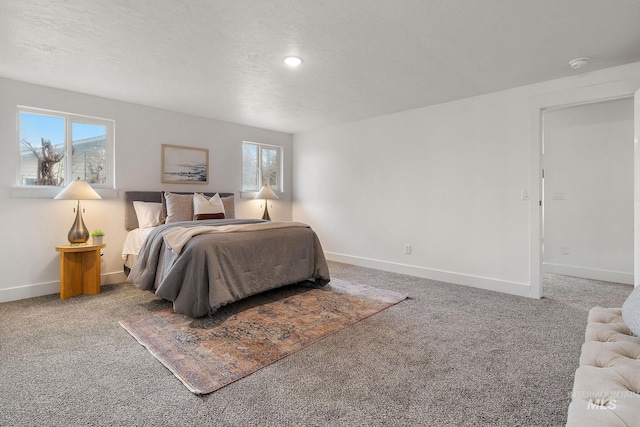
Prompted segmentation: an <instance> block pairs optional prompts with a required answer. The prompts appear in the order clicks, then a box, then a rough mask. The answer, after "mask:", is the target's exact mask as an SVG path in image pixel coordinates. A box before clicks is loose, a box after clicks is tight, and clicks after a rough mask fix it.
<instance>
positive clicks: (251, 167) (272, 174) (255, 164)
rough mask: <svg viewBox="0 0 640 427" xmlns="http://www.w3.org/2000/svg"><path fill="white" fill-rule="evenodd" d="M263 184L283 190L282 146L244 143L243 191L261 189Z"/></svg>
mask: <svg viewBox="0 0 640 427" xmlns="http://www.w3.org/2000/svg"><path fill="white" fill-rule="evenodd" d="M263 185H267V186H269V187H271V188H272V189H273V190H274V191H277V192H282V191H283V188H282V147H279V146H277V145H266V144H259V143H256V142H246V141H245V142H243V143H242V191H259V190H260V188H262V186H263Z"/></svg>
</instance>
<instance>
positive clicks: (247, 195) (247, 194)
mask: <svg viewBox="0 0 640 427" xmlns="http://www.w3.org/2000/svg"><path fill="white" fill-rule="evenodd" d="M274 193H276V196H278V199H284V198H285V193H283V192H281V191H274ZM257 194H258V192H257V191H241V192H240V198H241V199H255V198H256V195H257Z"/></svg>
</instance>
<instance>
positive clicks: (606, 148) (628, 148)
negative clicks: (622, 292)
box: [542, 97, 634, 284]
mask: <svg viewBox="0 0 640 427" xmlns="http://www.w3.org/2000/svg"><path fill="white" fill-rule="evenodd" d="M542 124H543V131H542V136H543V138H542V167H543V177H542V178H543V179H542V182H543V184H542V201H543V202H542V272H543V273H554V274H560V275H565V276H573V277H580V278H585V279H593V280H601V281H607V282H616V283H625V284H633V278H634V277H633V271H634V258H633V257H634V255H633V254H634V238H633V228H634V217H633V209H634V206H633V205H634V203H633V200H634V192H633V191H634V189H633V180H634V146H633V97H627V98H620V99H614V100H607V101H600V102H592V103H587V104H580V105H573V106H568V107H563V108H550V109H545V110H543V112H542Z"/></svg>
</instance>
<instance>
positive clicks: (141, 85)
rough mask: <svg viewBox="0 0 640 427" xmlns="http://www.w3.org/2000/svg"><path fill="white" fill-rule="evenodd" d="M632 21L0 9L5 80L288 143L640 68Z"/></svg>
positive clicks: (349, 10) (442, 11) (375, 11)
mask: <svg viewBox="0 0 640 427" xmlns="http://www.w3.org/2000/svg"><path fill="white" fill-rule="evenodd" d="M639 16H640V1H637V0H606V1H605V0H482V1H479V0H324V1H323V0H273V1H265V0H230V1H226V0H182V1H179V0H2V1H0V76H1V77H6V78H10V79H15V80H20V81H26V82H31V83H37V84H42V85H46V86H52V87H56V88H62V89H68V90H72V91H78V92H83V93H88V94H93V95H98V96H103V97H108V98H114V99H119V100H124V101H129V102H134V103H138V104H143V105H149V106H154V107H160V108H164V109H168V110H173V111H180V112H184V113H189V114H195V115H198V116H204V117H211V118H215V119H220V120H225V121H230V122H235V123H241V124H246V125H251V126H257V127H261V128H266V129H274V130H279V131H283V132H289V133H295V132H300V131H304V130H308V129H314V128H318V127H323V126H327V125H331V124H337V123H344V122H350V121H354V120H359V119H363V118H367V117H372V116H378V115H383V114H388V113H393V112H397V111H403V110H408V109H411V108H416V107H421V106H426V105H430V104H436V103H441V102H445V101H450V100H454V99H459V98H464V97H468V96H472V95H478V94H483V93H488V92H493V91H496V90H500V89H506V88H510V87H516V86H521V85H524V84H529V83H534V82H539V81H544V80H549V79H553V78H558V77H564V76H569V75H572V74H576V73H582V72H588V71H593V70H597V69H601V68H606V67H610V66H615V65H621V64H626V63H631V62H636V61H640V25H638V19H637V18H638V17H639ZM289 54H295V55H299V56H301V57H302V58H304V63H303V64H302V65H301V66H300V67H299V68H297V69H290V68H287V67H286V66H285V65H284V64H283V63H282V58H283V57H285V56H286V55H289ZM581 56H587V57H589V58H591V60H590V62H589V64H588V65H587V66H586V67H584V68H581V69H579V70H573V69H571V67H569V66H568V61H569V60H571V59H573V58H576V57H581Z"/></svg>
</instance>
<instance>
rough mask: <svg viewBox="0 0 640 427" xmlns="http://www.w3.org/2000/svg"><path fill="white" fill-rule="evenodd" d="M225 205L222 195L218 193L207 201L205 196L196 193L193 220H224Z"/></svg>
mask: <svg viewBox="0 0 640 427" xmlns="http://www.w3.org/2000/svg"><path fill="white" fill-rule="evenodd" d="M224 217H225V215H224V205H223V204H222V199H220V195H219V194H218V193H216V194H215V195H214V196H213V197H212V198H210V199H209V200H207V198H206V197H204V195H202V194H200V193H194V195H193V218H194V219H196V220H200V219H222V218H224Z"/></svg>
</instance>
